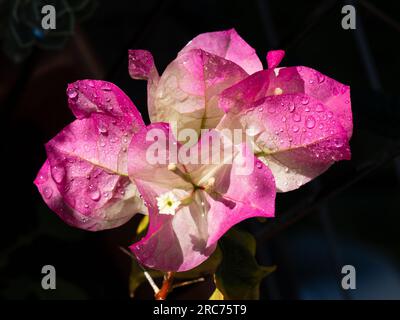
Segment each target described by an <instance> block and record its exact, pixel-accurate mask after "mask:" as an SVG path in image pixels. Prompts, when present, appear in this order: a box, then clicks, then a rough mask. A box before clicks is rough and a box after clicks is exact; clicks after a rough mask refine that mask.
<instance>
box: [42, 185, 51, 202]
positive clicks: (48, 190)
mask: <svg viewBox="0 0 400 320" xmlns="http://www.w3.org/2000/svg"><path fill="white" fill-rule="evenodd" d="M43 195H44V197H45V198H46V199H50V198H51V196H52V195H53V190H52V189H51V188H49V187H46V188H44V189H43Z"/></svg>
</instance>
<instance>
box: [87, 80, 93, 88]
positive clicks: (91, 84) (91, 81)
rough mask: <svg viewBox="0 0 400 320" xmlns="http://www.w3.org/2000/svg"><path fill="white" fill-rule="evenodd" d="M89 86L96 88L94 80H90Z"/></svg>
mask: <svg viewBox="0 0 400 320" xmlns="http://www.w3.org/2000/svg"><path fill="white" fill-rule="evenodd" d="M88 86H89V87H91V88H94V82H93V80H89V81H88Z"/></svg>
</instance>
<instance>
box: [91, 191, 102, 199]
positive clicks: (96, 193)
mask: <svg viewBox="0 0 400 320" xmlns="http://www.w3.org/2000/svg"><path fill="white" fill-rule="evenodd" d="M100 197H101V193H100V191H99V190H97V189H95V190H92V191H91V192H90V199H92V200H93V201H99V200H100Z"/></svg>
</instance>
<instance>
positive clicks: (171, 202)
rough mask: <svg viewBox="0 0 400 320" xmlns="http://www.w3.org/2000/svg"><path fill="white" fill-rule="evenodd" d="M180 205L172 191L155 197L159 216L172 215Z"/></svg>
mask: <svg viewBox="0 0 400 320" xmlns="http://www.w3.org/2000/svg"><path fill="white" fill-rule="evenodd" d="M180 204H181V202H180V201H179V199H178V198H177V197H176V195H175V194H174V193H173V192H172V191H169V192H166V193H163V194H161V195H160V196H159V197H157V206H158V210H159V213H160V214H171V215H174V214H175V213H176V209H177V208H178V207H179V205H180Z"/></svg>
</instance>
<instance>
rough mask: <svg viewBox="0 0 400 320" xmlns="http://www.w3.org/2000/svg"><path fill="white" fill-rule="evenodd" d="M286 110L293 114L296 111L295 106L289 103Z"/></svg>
mask: <svg viewBox="0 0 400 320" xmlns="http://www.w3.org/2000/svg"><path fill="white" fill-rule="evenodd" d="M288 109H289V112H293V111H294V110H295V109H296V106H295V105H294V103H293V102H289V104H288Z"/></svg>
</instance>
